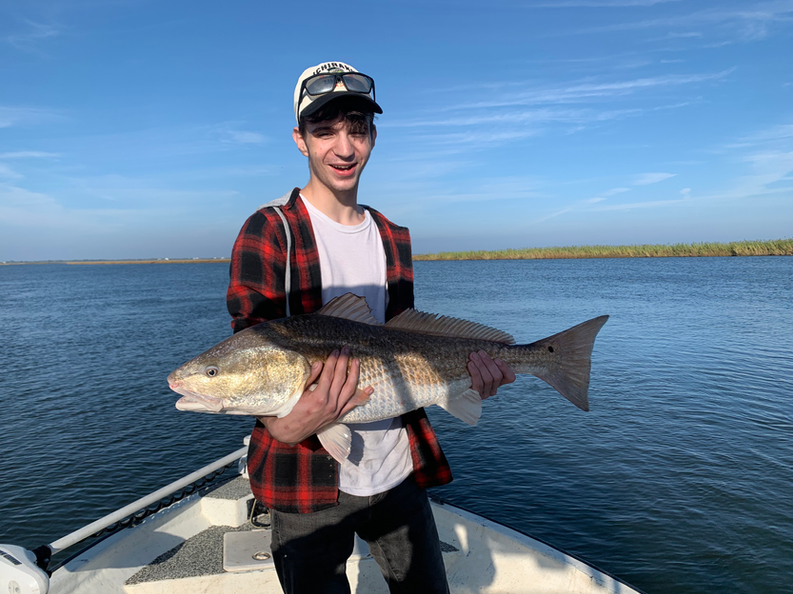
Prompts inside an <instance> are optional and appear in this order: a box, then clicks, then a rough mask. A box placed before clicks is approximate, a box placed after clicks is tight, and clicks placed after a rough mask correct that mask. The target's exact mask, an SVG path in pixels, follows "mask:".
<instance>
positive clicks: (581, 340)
mask: <svg viewBox="0 0 793 594" xmlns="http://www.w3.org/2000/svg"><path fill="white" fill-rule="evenodd" d="M608 319H609V317H608V316H600V317H597V318H593V319H591V320H589V321H587V322H584V323H582V324H578V325H577V326H573V327H572V328H569V329H567V330H565V331H564V332H560V333H559V334H554V335H553V336H549V337H548V338H545V339H543V340H538V341H537V342H533V343H531V344H530V345H525V346H523V347H517V348H518V349H528V350H530V351H531V352H532V353H535V357H530V358H536V359H539V360H540V361H541V362H542V363H541V364H540V365H531V366H530V368H526V371H527V372H528V373H531V374H533V375H535V376H536V377H538V378H540V379H541V380H543V381H545V382H547V383H548V384H550V385H551V386H552V387H553V388H555V389H556V390H557V391H558V392H559V393H560V394H561V395H562V396H564V397H565V398H567V399H568V400H569V401H570V402H572V403H573V404H575V405H576V406H577V407H578V408H580V409H581V410H585V411H588V410H589V399H588V392H589V371H590V368H591V366H592V361H591V357H592V347H594V345H595V337H596V336H597V333H598V332H599V331H600V329H601V328H602V327H603V324H605V323H606V321H607V320H608ZM536 359H535V360H536ZM517 367H518V371H523V370H521V369H520V367H522V366H521V365H520V364H519V365H518V366H517Z"/></svg>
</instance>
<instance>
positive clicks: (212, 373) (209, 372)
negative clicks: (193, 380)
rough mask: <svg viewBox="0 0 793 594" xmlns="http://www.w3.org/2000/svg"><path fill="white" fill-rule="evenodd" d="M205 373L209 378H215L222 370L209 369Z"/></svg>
mask: <svg viewBox="0 0 793 594" xmlns="http://www.w3.org/2000/svg"><path fill="white" fill-rule="evenodd" d="M205 373H206V374H207V377H215V376H216V375H217V374H218V373H220V370H219V369H218V368H217V367H207V368H206V370H205Z"/></svg>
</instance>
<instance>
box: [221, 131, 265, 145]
mask: <svg viewBox="0 0 793 594" xmlns="http://www.w3.org/2000/svg"><path fill="white" fill-rule="evenodd" d="M220 141H221V142H229V143H236V144H262V143H264V142H267V137H266V136H265V135H264V134H259V133H258V132H249V131H245V130H225V131H223V132H222V134H221V137H220Z"/></svg>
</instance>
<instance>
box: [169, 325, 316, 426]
mask: <svg viewBox="0 0 793 594" xmlns="http://www.w3.org/2000/svg"><path fill="white" fill-rule="evenodd" d="M310 373H311V366H310V364H309V362H308V361H307V360H306V358H305V357H303V356H302V355H301V354H300V353H298V352H296V351H294V350H290V349H287V348H284V347H282V346H279V345H278V344H276V343H274V342H272V341H268V340H266V339H262V338H261V337H260V336H257V335H256V334H255V333H248V331H246V330H244V331H242V332H239V333H238V334H235V335H234V336H232V337H230V338H227V339H226V340H224V341H223V342H220V343H218V344H217V345H215V346H214V347H212V348H211V349H209V350H208V351H206V352H204V353H201V354H200V355H198V356H197V357H195V358H194V359H192V360H190V361H188V362H187V363H185V364H184V365H182V366H181V367H179V368H178V369H176V370H175V371H173V372H172V373H171V374H170V375H169V376H168V385H169V387H170V388H171V389H172V390H173V391H174V392H177V393H178V394H181V395H182V398H180V399H179V401H178V402H177V403H176V408H177V409H179V410H188V411H195V412H209V413H227V414H250V415H270V414H277V413H279V411H282V410H283V409H284V407H287V406H289V403H290V402H291V403H292V404H294V402H295V401H296V400H295V399H296V398H297V397H299V396H300V394H302V393H303V390H304V388H305V383H306V381H307V379H308V377H309V375H310Z"/></svg>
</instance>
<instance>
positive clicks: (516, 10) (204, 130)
mask: <svg viewBox="0 0 793 594" xmlns="http://www.w3.org/2000/svg"><path fill="white" fill-rule="evenodd" d="M792 34H793V0H772V1H767V2H754V1H742V2H737V1H731V0H725V1H721V2H716V1H710V0H702V1H694V0H560V1H556V2H554V1H550V0H544V1H543V0H523V1H521V0H514V1H508V2H505V1H502V0H493V1H489V2H474V1H468V0H458V1H455V2H447V1H435V2H433V1H424V0H422V1H413V0H406V1H399V2H389V1H381V2H371V3H367V2H355V1H353V2H346V3H327V2H322V3H319V2H312V1H304V2H300V3H294V4H286V3H274V2H253V1H250V0H239V1H233V2H225V3H220V2H202V1H192V2H181V1H175V2H169V1H164V0H163V1H159V2H154V1H149V0H69V1H68V2H63V1H53V0H0V260H39V259H83V258H89V259H90V258H148V257H159V258H163V257H168V258H179V257H190V258H191V257H218V256H222V257H226V256H228V255H229V252H230V248H231V244H232V242H233V240H234V237H235V236H236V234H237V232H238V231H239V228H240V226H241V225H242V223H243V221H244V220H245V218H246V217H247V216H248V215H250V214H251V213H252V212H253V211H254V210H255V209H256V208H257V207H258V206H259V205H261V204H262V203H264V202H267V201H269V200H271V199H273V198H276V197H278V196H281V195H282V194H284V193H285V192H286V191H288V190H289V189H290V188H292V187H294V186H302V185H304V184H305V183H306V181H307V179H308V170H307V166H306V163H305V159H304V158H303V157H302V156H301V155H300V153H299V152H298V151H297V149H296V148H295V146H294V143H293V141H292V139H291V130H292V127H293V125H294V115H293V111H292V93H293V90H294V84H295V81H296V79H297V76H298V75H299V74H300V72H302V70H303V69H304V68H306V67H308V66H311V65H314V64H318V63H320V62H322V61H326V60H340V61H344V62H347V63H350V64H352V65H354V66H355V67H356V68H358V69H359V70H361V71H362V72H365V73H367V74H370V75H371V76H373V77H374V79H375V81H376V85H377V87H376V88H377V98H378V102H379V103H380V104H381V105H382V106H383V109H384V113H383V115H382V116H380V117H379V119H378V122H377V125H378V134H379V135H378V140H377V146H376V147H375V150H374V153H373V155H372V160H371V161H370V164H369V166H368V168H367V170H366V172H365V173H364V177H363V181H362V183H361V188H360V193H359V199H360V201H361V202H362V203H364V204H370V205H372V206H374V207H376V208H378V209H379V210H381V211H382V212H383V213H385V214H386V215H387V216H389V217H390V218H391V219H392V220H394V221H395V222H398V223H400V224H403V225H407V226H408V227H410V229H411V233H412V236H413V244H414V251H415V252H416V253H426V252H434V251H441V250H459V249H497V248H505V247H513V248H520V247H533V246H562V245H584V244H634V243H676V242H698V241H732V240H742V239H777V238H782V237H792V236H793V232H792V230H793V42H792V41H791V36H792Z"/></svg>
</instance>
